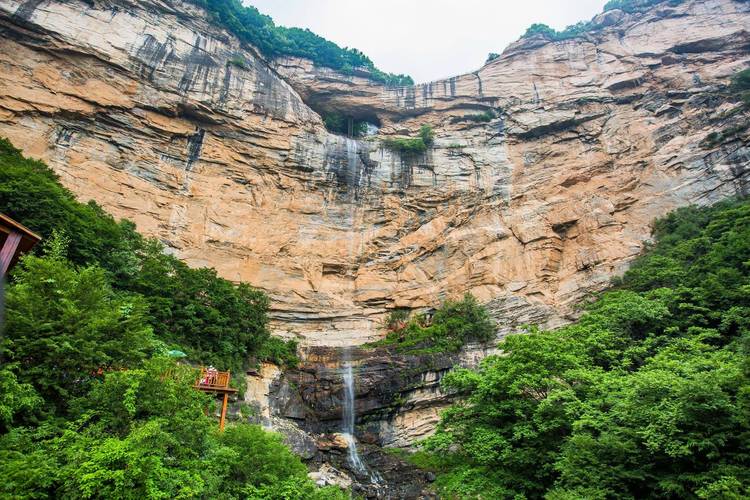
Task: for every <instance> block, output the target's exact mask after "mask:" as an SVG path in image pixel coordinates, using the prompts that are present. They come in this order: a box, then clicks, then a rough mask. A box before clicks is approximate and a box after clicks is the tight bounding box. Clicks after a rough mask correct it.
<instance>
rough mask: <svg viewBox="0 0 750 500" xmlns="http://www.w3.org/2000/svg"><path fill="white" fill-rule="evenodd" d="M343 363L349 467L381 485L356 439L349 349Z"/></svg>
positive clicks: (344, 424) (343, 411)
mask: <svg viewBox="0 0 750 500" xmlns="http://www.w3.org/2000/svg"><path fill="white" fill-rule="evenodd" d="M343 361H344V367H343V373H342V375H343V380H344V405H343V407H342V410H341V413H342V415H341V426H342V429H341V430H342V434H343V436H344V439H345V440H346V443H347V448H348V451H349V465H351V467H352V469H353V470H354V471H355V472H356V473H358V474H362V475H365V474H366V475H367V476H368V477H369V478H370V482H371V483H373V484H380V483H381V481H382V478H381V477H380V474H378V473H377V471H371V470H370V469H369V468H368V467H367V466H366V465H365V463H364V462H363V461H362V457H361V456H360V455H359V450H358V449H357V440H356V439H355V438H354V424H355V422H356V419H357V415H356V410H355V409H354V396H355V392H354V368H353V367H352V361H351V356H350V353H349V350H348V349H345V350H344V359H343Z"/></svg>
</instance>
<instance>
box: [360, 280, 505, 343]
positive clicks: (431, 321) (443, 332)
mask: <svg viewBox="0 0 750 500" xmlns="http://www.w3.org/2000/svg"><path fill="white" fill-rule="evenodd" d="M385 326H386V328H387V329H388V334H387V335H386V337H385V338H384V339H382V340H379V341H377V342H373V343H372V344H370V345H372V346H392V347H394V348H395V349H396V350H398V351H400V352H409V353H412V354H419V353H446V352H456V351H458V350H459V349H461V347H463V346H464V345H466V343H467V342H471V341H476V342H487V341H490V340H492V339H494V338H495V324H494V323H493V321H492V319H491V318H490V317H489V314H488V313H487V310H486V309H485V308H484V307H482V306H481V305H479V303H478V302H477V300H476V299H475V298H474V297H473V296H472V295H470V294H466V295H465V296H464V297H463V298H462V299H461V300H458V301H452V300H448V301H446V302H445V303H443V305H442V306H441V307H440V308H438V309H437V310H436V311H435V312H434V314H433V315H432V317H429V318H428V317H427V316H426V315H424V314H418V315H416V316H414V317H413V318H411V319H409V318H408V314H407V313H406V312H405V311H403V310H399V311H394V312H393V313H392V314H391V315H390V316H389V318H388V319H387V321H386V325H385Z"/></svg>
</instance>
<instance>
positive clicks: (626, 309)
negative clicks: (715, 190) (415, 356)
mask: <svg viewBox="0 0 750 500" xmlns="http://www.w3.org/2000/svg"><path fill="white" fill-rule="evenodd" d="M654 237H655V238H656V244H655V245H654V246H653V247H652V248H651V249H650V250H649V251H648V252H647V253H646V254H645V255H644V256H642V257H641V258H639V259H638V260H637V261H636V262H635V263H634V264H633V266H632V267H631V269H630V270H629V271H628V272H627V273H626V274H625V276H624V278H623V279H622V280H618V281H617V287H618V289H616V290H612V291H609V292H607V293H605V294H603V296H602V297H601V298H600V299H599V300H598V301H597V302H595V303H593V304H592V305H590V306H589V307H588V309H587V312H586V313H585V314H584V315H583V317H582V318H581V319H580V320H579V321H578V322H577V323H574V324H571V325H569V326H566V327H563V328H560V329H558V330H555V331H539V330H536V329H532V330H531V331H530V333H528V334H526V335H511V336H509V337H507V338H506V339H505V340H504V341H503V342H502V343H501V344H500V347H501V349H502V350H503V352H504V353H503V355H500V356H491V357H488V358H486V359H485V360H484V361H483V362H482V363H481V365H480V367H479V369H478V370H476V371H472V370H463V369H462V370H456V371H454V372H451V373H450V374H449V375H447V376H446V377H445V378H444V381H443V384H444V386H445V387H446V388H448V389H450V390H453V391H456V392H457V393H460V394H463V395H464V399H463V401H461V402H460V403H458V404H456V405H454V406H453V407H452V408H450V409H449V410H447V411H446V412H445V413H444V414H443V417H442V420H441V422H440V424H439V426H438V430H437V433H436V434H435V436H434V437H433V438H431V439H429V440H428V441H427V442H426V449H427V450H428V451H429V452H430V453H431V455H429V460H427V463H428V464H429V465H431V466H432V467H434V468H436V469H437V470H438V471H439V474H438V481H437V484H438V486H439V488H440V489H441V490H442V492H443V493H445V495H446V496H447V497H459V498H461V497H482V498H513V497H516V498H521V497H523V498H542V497H545V498H554V499H572V498H602V499H603V498H737V499H739V498H747V496H748V495H749V494H750V444H749V443H750V369H748V361H747V360H748V359H750V358H749V356H750V265H749V263H750V202H748V201H735V202H726V203H721V204H718V205H716V206H714V207H711V208H685V209H680V210H677V211H675V212H673V213H672V214H670V215H669V216H667V217H665V218H664V219H661V220H659V221H657V222H656V223H655V225H654ZM422 459H423V460H424V457H422Z"/></svg>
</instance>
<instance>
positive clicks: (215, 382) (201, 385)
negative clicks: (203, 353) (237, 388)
mask: <svg viewBox="0 0 750 500" xmlns="http://www.w3.org/2000/svg"><path fill="white" fill-rule="evenodd" d="M231 378H232V376H231V374H230V372H228V371H226V372H220V371H218V370H216V369H215V368H201V374H200V377H199V378H198V381H197V382H196V383H195V386H196V387H197V388H198V389H209V390H211V389H229V381H230V380H231Z"/></svg>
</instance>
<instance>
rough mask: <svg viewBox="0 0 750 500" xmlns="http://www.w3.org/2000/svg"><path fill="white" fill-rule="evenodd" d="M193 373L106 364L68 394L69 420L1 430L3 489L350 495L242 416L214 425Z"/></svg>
mask: <svg viewBox="0 0 750 500" xmlns="http://www.w3.org/2000/svg"><path fill="white" fill-rule="evenodd" d="M0 373H3V372H0ZM195 376H196V373H195V371H194V370H192V369H189V368H187V367H185V366H177V365H175V364H174V363H173V362H172V361H170V360H168V359H152V360H150V361H147V362H145V364H143V366H142V367H141V368H136V369H130V370H126V371H115V372H109V373H107V374H106V375H105V376H104V377H103V378H100V379H99V380H98V381H97V383H96V384H92V385H90V386H89V387H90V390H89V392H88V393H87V394H86V395H84V396H83V397H80V398H76V399H74V400H73V401H72V403H71V405H70V406H71V409H70V412H69V414H68V420H67V421H66V422H60V421H51V420H48V421H45V422H44V423H42V424H41V425H38V426H34V427H17V428H13V429H11V430H10V431H9V432H7V433H5V434H3V435H1V436H0V475H2V477H3V481H2V482H0V496H2V497H3V498H102V499H105V498H122V499H126V498H132V499H138V498H164V499H172V498H228V499H269V500H271V499H278V498H288V499H298V500H307V499H320V500H323V499H344V498H348V495H346V494H345V493H343V492H342V491H340V490H339V489H338V488H324V489H319V488H316V487H315V485H314V484H313V483H312V482H311V481H310V480H308V479H307V477H306V473H307V470H306V468H305V467H304V465H303V464H302V463H301V462H300V460H299V459H298V458H297V457H295V456H294V455H292V453H291V452H290V451H289V450H288V449H287V448H286V447H285V446H284V445H283V444H282V442H281V439H280V437H279V436H278V435H275V434H271V433H268V432H265V431H264V430H262V429H261V428H260V427H257V426H252V425H245V424H236V425H230V426H229V427H228V428H227V429H226V431H225V432H224V433H219V432H218V430H217V427H216V423H215V421H212V419H211V418H209V417H207V416H206V415H205V414H204V409H205V408H206V406H207V405H208V404H209V400H208V397H207V396H206V395H204V394H202V393H200V392H198V391H196V390H194V389H193V388H192V387H191V386H192V383H193V381H194V380H195Z"/></svg>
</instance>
